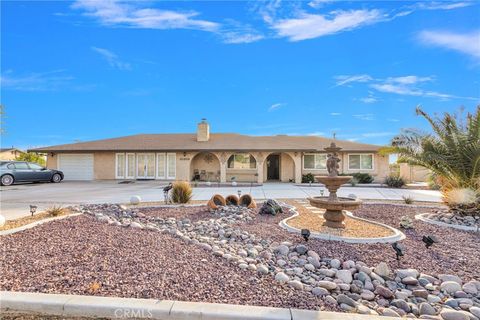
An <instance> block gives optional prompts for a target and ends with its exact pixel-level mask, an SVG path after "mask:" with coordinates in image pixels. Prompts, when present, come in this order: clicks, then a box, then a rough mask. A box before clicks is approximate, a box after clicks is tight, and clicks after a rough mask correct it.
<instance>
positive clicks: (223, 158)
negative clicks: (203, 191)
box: [218, 152, 228, 183]
mask: <svg viewBox="0 0 480 320" xmlns="http://www.w3.org/2000/svg"><path fill="white" fill-rule="evenodd" d="M218 160H220V183H226V182H227V160H228V159H227V154H226V153H225V152H222V153H221V154H220V155H218Z"/></svg>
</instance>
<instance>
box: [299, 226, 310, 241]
mask: <svg viewBox="0 0 480 320" xmlns="http://www.w3.org/2000/svg"><path fill="white" fill-rule="evenodd" d="M301 234H302V237H303V239H305V241H308V238H310V230H308V229H302V231H301Z"/></svg>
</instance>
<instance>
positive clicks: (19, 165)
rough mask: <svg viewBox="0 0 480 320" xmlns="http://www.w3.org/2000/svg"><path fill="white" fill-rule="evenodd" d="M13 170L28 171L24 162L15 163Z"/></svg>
mask: <svg viewBox="0 0 480 320" xmlns="http://www.w3.org/2000/svg"><path fill="white" fill-rule="evenodd" d="M15 169H30V168H29V167H28V165H27V163H26V162H15Z"/></svg>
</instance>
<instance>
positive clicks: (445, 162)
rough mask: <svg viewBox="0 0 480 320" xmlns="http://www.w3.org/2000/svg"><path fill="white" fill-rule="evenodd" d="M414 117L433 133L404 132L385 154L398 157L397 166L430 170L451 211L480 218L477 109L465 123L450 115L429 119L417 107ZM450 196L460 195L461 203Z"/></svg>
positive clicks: (479, 122)
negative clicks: (438, 182) (418, 116)
mask: <svg viewBox="0 0 480 320" xmlns="http://www.w3.org/2000/svg"><path fill="white" fill-rule="evenodd" d="M416 113H417V115H420V116H422V117H423V118H425V119H426V120H427V121H428V122H429V124H430V126H431V127H432V133H424V132H420V131H418V130H413V129H409V130H404V131H403V132H402V133H401V134H400V135H398V136H396V137H394V138H393V140H392V143H391V146H390V147H387V148H385V150H384V151H385V152H387V153H396V154H398V156H399V160H398V161H399V162H403V163H408V164H410V165H417V166H422V167H425V168H427V169H430V170H431V171H432V172H433V174H435V175H436V176H438V177H439V178H440V184H441V186H442V191H443V194H444V199H445V201H446V203H447V204H449V205H451V206H452V207H455V209H456V210H454V211H457V209H459V208H460V209H462V208H463V209H464V210H463V209H462V210H463V212H464V213H469V214H471V213H472V212H474V211H475V212H476V213H477V214H480V212H479V211H480V106H477V110H476V112H475V113H473V114H472V113H467V115H466V119H465V120H464V119H461V118H458V117H457V116H455V115H452V114H449V113H444V114H443V116H442V117H438V116H437V117H431V116H429V115H428V114H427V113H425V112H424V111H423V110H422V109H421V108H420V107H417V109H416ZM452 190H455V192H451V191H452ZM459 190H463V191H461V192H459ZM450 192H451V193H450ZM453 194H456V195H457V198H458V195H460V197H462V196H461V195H463V198H464V199H463V203H461V201H457V200H455V199H451V197H450V196H449V195H453ZM467 194H468V195H469V196H465V195H467ZM472 194H473V197H472ZM465 198H468V199H470V200H469V201H467V202H469V203H468V204H466V203H464V202H465V201H464V200H465ZM462 210H460V211H462ZM460 213H461V212H460Z"/></svg>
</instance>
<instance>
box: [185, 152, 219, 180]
mask: <svg viewBox="0 0 480 320" xmlns="http://www.w3.org/2000/svg"><path fill="white" fill-rule="evenodd" d="M190 179H191V180H192V181H210V182H218V181H220V160H219V159H218V158H217V156H216V155H215V154H213V153H211V152H200V153H197V154H196V155H195V156H194V157H193V158H192V161H191V163H190Z"/></svg>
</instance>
